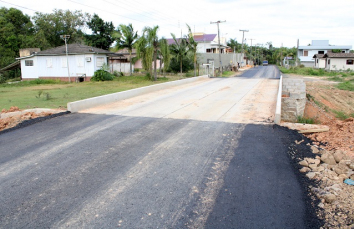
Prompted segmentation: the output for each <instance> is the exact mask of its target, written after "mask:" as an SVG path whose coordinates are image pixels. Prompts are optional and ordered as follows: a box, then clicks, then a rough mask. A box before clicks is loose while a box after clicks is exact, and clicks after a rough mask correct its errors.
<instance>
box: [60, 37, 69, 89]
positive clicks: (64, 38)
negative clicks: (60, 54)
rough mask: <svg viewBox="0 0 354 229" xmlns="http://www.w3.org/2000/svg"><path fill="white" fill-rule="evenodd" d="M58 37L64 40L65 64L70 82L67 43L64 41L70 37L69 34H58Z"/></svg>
mask: <svg viewBox="0 0 354 229" xmlns="http://www.w3.org/2000/svg"><path fill="white" fill-rule="evenodd" d="M60 38H61V39H63V40H64V41H65V48H66V66H67V68H68V76H69V83H71V79H70V70H69V58H68V44H67V43H66V40H69V39H70V35H60Z"/></svg>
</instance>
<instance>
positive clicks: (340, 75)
mask: <svg viewBox="0 0 354 229" xmlns="http://www.w3.org/2000/svg"><path fill="white" fill-rule="evenodd" d="M279 69H280V71H281V72H282V73H285V74H287V73H292V74H297V75H308V76H323V77H326V78H327V79H328V80H332V81H336V82H340V83H339V84H337V85H336V87H337V88H338V89H341V90H347V91H354V71H351V70H350V69H348V70H346V71H339V72H338V71H325V70H324V69H314V68H309V67H306V68H301V67H290V68H289V69H287V68H284V67H279Z"/></svg>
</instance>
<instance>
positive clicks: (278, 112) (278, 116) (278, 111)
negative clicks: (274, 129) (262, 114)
mask: <svg viewBox="0 0 354 229" xmlns="http://www.w3.org/2000/svg"><path fill="white" fill-rule="evenodd" d="M282 92H283V76H282V75H280V80H279V88H278V95H277V105H276V107H275V116H274V123H275V124H278V125H279V124H280V121H281V101H282V100H281V98H282V97H281V96H282Z"/></svg>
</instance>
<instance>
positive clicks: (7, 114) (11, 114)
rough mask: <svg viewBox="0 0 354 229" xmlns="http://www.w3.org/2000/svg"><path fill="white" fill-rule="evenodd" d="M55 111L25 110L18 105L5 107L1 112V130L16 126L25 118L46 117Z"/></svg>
mask: <svg viewBox="0 0 354 229" xmlns="http://www.w3.org/2000/svg"><path fill="white" fill-rule="evenodd" d="M53 113H54V112H33V111H30V112H26V111H24V112H23V111H21V110H20V109H19V108H18V107H11V108H10V109H8V110H6V109H3V110H2V111H1V113H0V131H2V130H5V129H9V128H12V127H15V126H17V125H18V124H19V123H21V122H23V121H25V120H30V119H35V118H38V117H46V116H49V115H52V114H53Z"/></svg>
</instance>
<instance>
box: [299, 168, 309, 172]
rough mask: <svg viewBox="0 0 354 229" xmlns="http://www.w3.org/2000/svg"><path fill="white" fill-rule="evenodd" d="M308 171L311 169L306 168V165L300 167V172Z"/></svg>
mask: <svg viewBox="0 0 354 229" xmlns="http://www.w3.org/2000/svg"><path fill="white" fill-rule="evenodd" d="M310 171H311V169H310V168H308V167H303V168H302V169H300V172H301V173H307V172H310Z"/></svg>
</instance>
